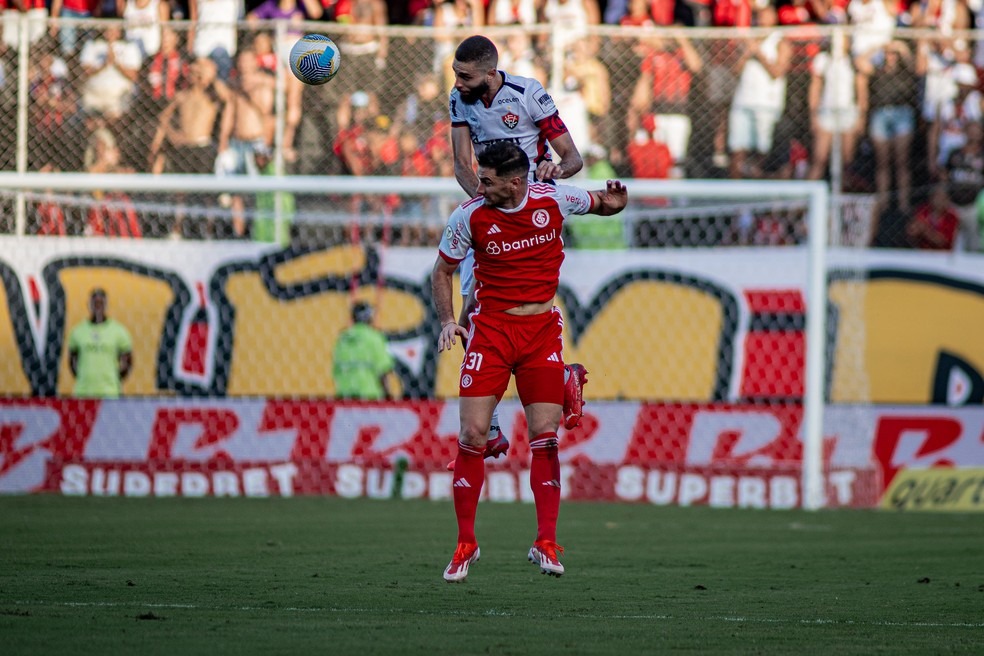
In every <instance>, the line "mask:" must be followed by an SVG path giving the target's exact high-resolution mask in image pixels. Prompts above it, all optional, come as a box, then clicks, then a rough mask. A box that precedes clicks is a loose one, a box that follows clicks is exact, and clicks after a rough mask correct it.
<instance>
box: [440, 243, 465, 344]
mask: <svg viewBox="0 0 984 656" xmlns="http://www.w3.org/2000/svg"><path fill="white" fill-rule="evenodd" d="M457 268H458V264H457V263H454V264H451V263H450V262H448V261H447V260H445V259H444V258H443V257H441V256H440V255H438V256H437V261H436V262H435V263H434V271H433V272H432V273H431V292H432V296H433V298H434V311H435V312H436V313H437V318H438V319H439V320H440V322H441V335H440V336H439V337H438V338H437V351H438V353H440V352H441V351H446V350H448V349H450V348H451V347H452V346H454V344H455V341H456V340H455V335H459V336H461V338H462V339H464V338H465V337H467V336H468V331H467V330H465V329H464V328H463V327H462V326H460V325H458V322H457V321H456V320H455V318H454V301H453V300H452V276H454V271H455V269H457Z"/></svg>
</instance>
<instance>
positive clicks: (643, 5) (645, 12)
mask: <svg viewBox="0 0 984 656" xmlns="http://www.w3.org/2000/svg"><path fill="white" fill-rule="evenodd" d="M652 4H656V5H657V6H658V7H661V6H663V5H664V4H669V5H670V12H669V15H668V16H667V14H666V13H665V12H663V11H657V13H658V14H659V16H658V17H656V16H653V13H652ZM652 4H651V3H650V0H628V2H627V6H626V7H625V8H624V12H623V13H622V15H621V17H620V18H619V19H618V24H619V25H622V26H623V27H653V26H655V25H672V24H673V7H672V4H673V3H662V2H661V3H652ZM609 7H611V3H609ZM605 14H606V15H608V9H606V10H605ZM605 22H608V20H607V19H606V21H605Z"/></svg>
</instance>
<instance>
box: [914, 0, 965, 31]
mask: <svg viewBox="0 0 984 656" xmlns="http://www.w3.org/2000/svg"><path fill="white" fill-rule="evenodd" d="M976 4H979V3H976ZM907 9H908V12H909V15H910V20H911V23H912V27H922V28H929V29H932V30H935V31H937V32H939V33H940V34H943V35H945V36H950V35H951V34H953V32H954V31H960V30H972V29H974V16H973V12H972V11H971V9H970V7H969V6H968V3H967V1H966V0H949V1H942V0H928V1H926V0H922V1H920V2H912V3H909V4H908V7H907Z"/></svg>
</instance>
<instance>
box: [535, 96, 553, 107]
mask: <svg viewBox="0 0 984 656" xmlns="http://www.w3.org/2000/svg"><path fill="white" fill-rule="evenodd" d="M536 101H537V102H538V103H540V104H541V105H543V106H544V107H548V106H550V105H553V98H551V97H550V94H549V93H545V94H543V95H542V96H540V97H539V98H537V99H536Z"/></svg>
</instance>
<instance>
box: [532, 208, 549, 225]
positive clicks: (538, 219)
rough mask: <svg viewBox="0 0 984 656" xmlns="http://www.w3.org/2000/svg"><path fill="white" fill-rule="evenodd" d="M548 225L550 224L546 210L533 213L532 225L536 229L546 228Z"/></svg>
mask: <svg viewBox="0 0 984 656" xmlns="http://www.w3.org/2000/svg"><path fill="white" fill-rule="evenodd" d="M548 223H550V214H548V213H547V210H537V211H535V212H533V225H535V226H536V227H537V228H546V227H547V224H548Z"/></svg>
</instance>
